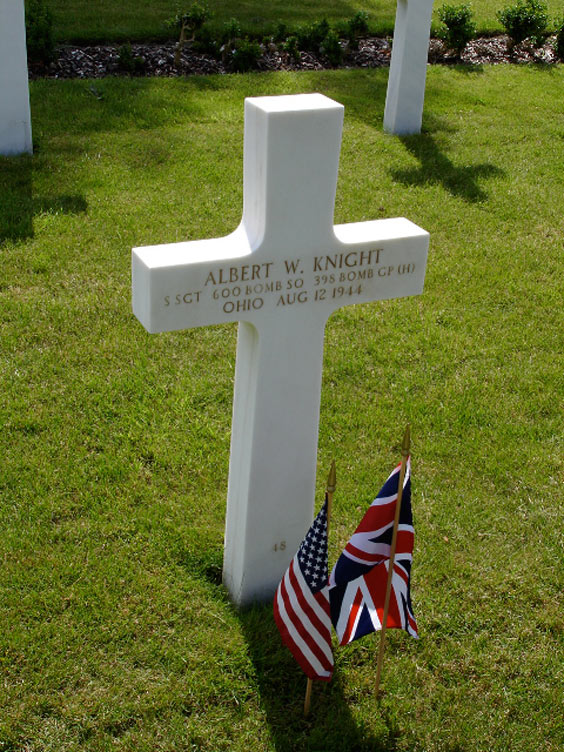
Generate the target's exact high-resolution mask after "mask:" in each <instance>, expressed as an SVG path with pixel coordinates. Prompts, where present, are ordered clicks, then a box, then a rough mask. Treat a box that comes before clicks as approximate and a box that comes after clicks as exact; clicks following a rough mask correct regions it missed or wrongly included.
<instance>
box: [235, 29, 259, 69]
mask: <svg viewBox="0 0 564 752" xmlns="http://www.w3.org/2000/svg"><path fill="white" fill-rule="evenodd" d="M261 55H262V49H261V46H260V44H259V43H258V42H254V41H252V40H251V39H248V38H247V37H244V38H243V39H237V40H236V41H235V43H234V44H233V47H232V51H231V59H230V60H229V61H228V62H229V67H230V68H231V70H232V71H235V73H246V72H247V71H249V70H252V69H253V68H256V67H257V63H258V61H259V59H260V57H261Z"/></svg>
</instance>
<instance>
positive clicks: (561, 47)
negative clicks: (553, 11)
mask: <svg viewBox="0 0 564 752" xmlns="http://www.w3.org/2000/svg"><path fill="white" fill-rule="evenodd" d="M556 57H557V58H558V59H559V60H562V62H564V18H563V19H562V20H561V21H558V23H557V27H556Z"/></svg>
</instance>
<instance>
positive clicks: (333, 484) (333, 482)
mask: <svg viewBox="0 0 564 752" xmlns="http://www.w3.org/2000/svg"><path fill="white" fill-rule="evenodd" d="M336 488H337V469H336V467H335V460H333V462H332V463H331V470H329V476H328V478H327V487H326V492H327V537H329V520H330V519H331V513H332V511H333V494H334V493H335V489H336ZM312 689H313V679H308V680H307V687H306V695H305V700H304V717H305V718H307V717H308V715H309V709H310V706H311V690H312Z"/></svg>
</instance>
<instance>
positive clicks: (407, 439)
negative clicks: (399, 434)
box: [401, 423, 411, 457]
mask: <svg viewBox="0 0 564 752" xmlns="http://www.w3.org/2000/svg"><path fill="white" fill-rule="evenodd" d="M410 445H411V432H410V427H409V423H408V424H407V427H406V429H405V433H404V435H403V441H402V445H401V453H402V454H403V455H404V456H405V457H407V456H408V455H409V447H410Z"/></svg>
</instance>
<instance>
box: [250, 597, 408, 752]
mask: <svg viewBox="0 0 564 752" xmlns="http://www.w3.org/2000/svg"><path fill="white" fill-rule="evenodd" d="M238 618H239V621H240V623H241V627H242V630H243V633H244V635H245V639H246V641H247V645H248V646H249V654H250V657H251V660H252V662H253V665H254V667H255V672H256V677H257V680H258V685H259V693H260V701H261V705H262V707H263V708H264V710H265V712H266V716H267V722H268V726H269V730H270V734H271V739H272V742H273V744H274V747H275V749H276V750H277V752H394V750H396V749H397V731H396V730H395V728H394V723H393V722H392V721H391V720H390V719H389V718H388V717H387V714H386V712H385V710H384V709H383V708H380V707H379V706H378V705H376V704H375V712H377V713H380V714H381V716H382V718H381V722H382V724H383V728H384V729H385V730H384V732H383V734H382V736H381V737H379V738H375V737H374V736H373V735H372V734H370V733H367V731H366V729H364V728H363V727H362V725H359V724H358V723H357V722H356V720H355V719H354V717H353V715H352V713H351V711H350V710H349V707H348V705H347V699H346V697H345V691H344V690H345V687H344V685H343V682H342V680H341V677H340V675H339V670H338V666H337V668H336V669H335V673H334V675H333V678H332V679H331V681H330V682H314V683H313V690H312V699H311V711H310V714H309V715H308V717H307V718H305V717H304V714H303V707H304V699H305V691H306V684H307V679H306V677H305V675H304V674H303V672H302V671H301V669H300V668H299V666H298V665H297V663H296V662H295V660H294V658H293V657H292V655H291V654H290V652H289V650H288V649H287V648H286V647H285V645H284V644H283V643H282V640H281V637H280V634H279V632H278V629H277V627H276V623H275V621H274V616H273V613H272V604H270V603H269V604H266V605H263V606H253V607H251V608H248V609H244V610H242V611H240V612H239V613H238Z"/></svg>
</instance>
